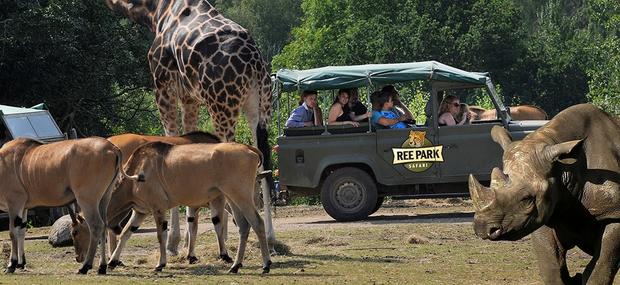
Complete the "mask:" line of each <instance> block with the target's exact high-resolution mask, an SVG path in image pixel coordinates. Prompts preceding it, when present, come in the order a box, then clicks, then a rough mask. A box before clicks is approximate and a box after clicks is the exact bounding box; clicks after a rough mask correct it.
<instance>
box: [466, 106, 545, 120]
mask: <svg viewBox="0 0 620 285" xmlns="http://www.w3.org/2000/svg"><path fill="white" fill-rule="evenodd" d="M506 109H507V110H508V113H509V114H510V117H511V118H512V119H513V120H515V121H524V120H547V119H548V118H549V117H548V116H547V112H545V110H543V109H542V108H540V107H537V106H534V105H519V106H510V107H506ZM469 110H470V111H472V112H474V113H476V116H474V117H472V119H473V120H480V121H481V120H495V119H497V112H496V110H495V109H490V110H486V109H484V108H482V107H479V106H469Z"/></svg>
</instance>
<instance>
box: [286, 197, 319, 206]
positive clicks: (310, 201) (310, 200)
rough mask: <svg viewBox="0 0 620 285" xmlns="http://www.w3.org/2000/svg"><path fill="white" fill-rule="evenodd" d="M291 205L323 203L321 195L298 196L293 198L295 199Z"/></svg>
mask: <svg viewBox="0 0 620 285" xmlns="http://www.w3.org/2000/svg"><path fill="white" fill-rule="evenodd" d="M291 205H292V206H297V205H309V206H314V205H321V197H319V196H303V197H296V198H293V200H292V201H291Z"/></svg>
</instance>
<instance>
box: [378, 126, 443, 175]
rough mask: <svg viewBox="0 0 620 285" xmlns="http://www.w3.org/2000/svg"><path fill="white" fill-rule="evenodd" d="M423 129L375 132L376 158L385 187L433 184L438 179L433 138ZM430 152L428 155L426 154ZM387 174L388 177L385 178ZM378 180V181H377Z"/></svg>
mask: <svg viewBox="0 0 620 285" xmlns="http://www.w3.org/2000/svg"><path fill="white" fill-rule="evenodd" d="M426 131H427V128H426V127H413V128H408V129H380V130H377V155H378V156H379V157H381V159H382V166H384V167H383V168H384V169H386V170H385V172H386V174H385V175H382V176H384V177H383V178H384V179H385V180H386V181H384V182H383V183H386V184H392V185H393V184H418V183H434V182H435V181H436V179H437V177H438V176H439V169H438V168H437V163H435V162H434V161H433V159H437V157H434V156H436V155H437V154H440V152H438V151H437V150H436V149H433V148H434V145H435V142H434V138H433V137H432V136H430V134H428V133H427V132H426ZM429 151H430V152H429ZM388 173H389V175H388ZM377 179H379V177H377Z"/></svg>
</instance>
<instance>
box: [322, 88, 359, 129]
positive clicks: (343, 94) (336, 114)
mask: <svg viewBox="0 0 620 285" xmlns="http://www.w3.org/2000/svg"><path fill="white" fill-rule="evenodd" d="M349 113H350V110H349V93H348V92H347V90H346V89H340V90H338V96H336V99H335V100H334V103H332V106H331V107H330V108H329V115H328V117H327V124H328V125H352V126H354V127H359V125H360V124H359V123H358V122H355V121H352V120H351V117H350V114H349Z"/></svg>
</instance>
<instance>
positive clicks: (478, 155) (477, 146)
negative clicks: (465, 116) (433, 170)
mask: <svg viewBox="0 0 620 285" xmlns="http://www.w3.org/2000/svg"><path fill="white" fill-rule="evenodd" d="M495 125H500V126H501V123H500V122H488V123H484V124H472V125H463V126H443V127H439V128H438V131H437V139H438V143H439V144H440V145H442V146H443V159H444V162H443V163H441V164H440V169H441V170H440V176H441V181H442V182H465V181H467V179H468V176H469V174H470V173H471V174H474V175H480V176H479V177H490V173H491V170H492V169H493V167H501V165H502V164H501V158H502V154H503V151H502V149H501V147H500V146H499V145H498V144H497V143H495V142H494V141H493V140H492V139H491V128H492V127H493V126H495Z"/></svg>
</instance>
